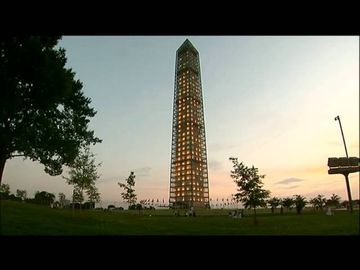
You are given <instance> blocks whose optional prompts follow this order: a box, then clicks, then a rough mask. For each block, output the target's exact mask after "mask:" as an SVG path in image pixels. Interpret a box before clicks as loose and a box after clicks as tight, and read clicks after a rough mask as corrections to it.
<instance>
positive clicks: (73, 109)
mask: <svg viewBox="0 0 360 270" xmlns="http://www.w3.org/2000/svg"><path fill="white" fill-rule="evenodd" d="M60 38H61V37H58V36H55V37H38V36H36V37H35V36H31V37H9V38H1V39H0V89H1V96H0V183H1V180H2V174H3V169H4V166H5V162H6V160H8V159H11V158H12V157H15V156H24V157H28V158H30V159H31V160H33V161H34V160H38V161H39V162H40V163H42V164H43V165H45V172H46V173H48V174H50V175H59V174H61V173H62V166H63V165H71V163H72V162H73V161H74V159H75V157H76V156H77V155H78V152H79V149H81V148H82V147H83V146H85V145H89V144H91V143H93V144H95V143H99V142H101V140H100V139H98V138H96V137H95V136H94V132H93V131H91V130H89V129H88V124H89V121H90V120H89V118H91V117H93V116H94V115H95V114H96V111H95V110H94V109H93V108H91V107H90V102H91V100H90V98H87V97H85V96H84V93H83V91H82V83H81V82H80V81H79V80H75V72H73V71H72V70H71V69H67V68H65V64H66V61H67V59H66V56H65V50H64V49H62V48H56V45H57V44H58V41H59V40H60Z"/></svg>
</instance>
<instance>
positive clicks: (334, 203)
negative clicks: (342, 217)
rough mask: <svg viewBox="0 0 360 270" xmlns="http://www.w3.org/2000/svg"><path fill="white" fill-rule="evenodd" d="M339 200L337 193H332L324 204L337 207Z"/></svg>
mask: <svg viewBox="0 0 360 270" xmlns="http://www.w3.org/2000/svg"><path fill="white" fill-rule="evenodd" d="M340 200H341V198H340V197H339V196H338V195H336V194H334V193H333V194H332V195H331V197H330V199H329V200H327V201H326V205H328V206H332V207H336V208H337V207H339V206H340ZM353 202H354V201H353Z"/></svg>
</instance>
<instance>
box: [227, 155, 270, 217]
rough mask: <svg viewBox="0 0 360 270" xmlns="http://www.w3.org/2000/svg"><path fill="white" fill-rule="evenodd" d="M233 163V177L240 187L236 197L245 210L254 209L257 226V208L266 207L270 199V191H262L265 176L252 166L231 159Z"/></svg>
mask: <svg viewBox="0 0 360 270" xmlns="http://www.w3.org/2000/svg"><path fill="white" fill-rule="evenodd" d="M229 160H231V161H232V163H233V168H234V169H233V170H232V171H231V177H232V178H233V179H234V182H235V183H236V184H237V186H238V189H237V191H238V193H236V194H235V197H236V198H237V199H238V200H240V201H241V202H242V203H243V204H244V207H245V208H253V209H254V224H257V219H256V207H258V206H265V205H266V198H268V197H269V195H270V191H268V190H265V189H262V186H263V185H264V184H263V183H262V181H261V179H262V178H265V175H259V174H258V169H257V168H255V167H254V166H252V167H251V168H248V167H247V166H245V165H244V164H243V163H242V162H240V163H239V162H238V159H237V158H229Z"/></svg>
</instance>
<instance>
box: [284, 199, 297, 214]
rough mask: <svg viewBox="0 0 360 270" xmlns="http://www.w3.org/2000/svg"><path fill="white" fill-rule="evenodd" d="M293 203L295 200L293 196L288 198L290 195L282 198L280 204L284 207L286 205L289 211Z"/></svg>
mask: <svg viewBox="0 0 360 270" xmlns="http://www.w3.org/2000/svg"><path fill="white" fill-rule="evenodd" d="M294 203H295V202H294V200H293V198H290V197H287V198H284V199H283V200H282V205H283V206H284V207H286V208H287V209H288V211H291V208H292V207H293V205H294Z"/></svg>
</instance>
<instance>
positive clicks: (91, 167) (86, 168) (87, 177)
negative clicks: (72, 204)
mask: <svg viewBox="0 0 360 270" xmlns="http://www.w3.org/2000/svg"><path fill="white" fill-rule="evenodd" d="M100 165H101V164H100V163H98V164H96V163H95V156H94V154H93V153H91V152H90V148H89V147H85V148H84V149H83V151H82V152H81V153H80V154H79V156H77V157H76V158H75V161H74V163H73V164H72V165H71V167H70V171H69V177H64V176H63V178H64V179H66V181H67V183H68V184H69V185H73V186H74V193H73V200H74V201H76V202H79V203H80V209H81V203H82V201H83V200H84V191H86V192H87V193H88V194H90V195H91V196H92V198H93V199H96V198H97V196H99V194H98V193H97V189H96V187H95V182H96V180H97V179H99V178H100V176H99V174H98V173H97V168H98V167H99V166H100Z"/></svg>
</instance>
